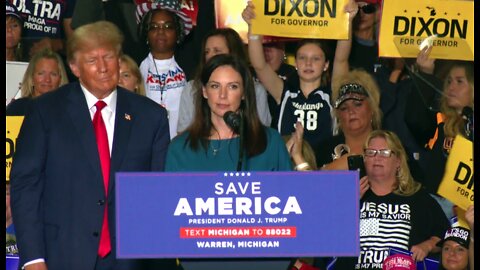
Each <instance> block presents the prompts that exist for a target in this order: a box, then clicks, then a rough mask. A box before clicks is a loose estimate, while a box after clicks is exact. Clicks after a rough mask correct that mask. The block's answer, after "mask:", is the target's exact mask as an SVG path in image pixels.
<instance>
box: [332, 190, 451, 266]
mask: <svg viewBox="0 0 480 270" xmlns="http://www.w3.org/2000/svg"><path fill="white" fill-rule="evenodd" d="M449 225H450V224H449V221H448V219H447V218H446V216H445V214H444V213H443V211H442V209H441V208H440V206H439V205H438V203H437V202H436V201H435V199H433V198H432V197H431V196H430V195H428V193H427V192H426V191H425V190H423V189H420V190H419V191H418V192H416V193H415V194H413V195H411V196H401V195H397V194H394V193H390V194H388V195H385V196H377V195H376V194H375V193H373V192H372V191H371V190H368V191H367V192H366V193H365V195H364V196H363V198H362V200H361V202H360V225H359V226H360V256H359V257H358V258H351V257H349V258H338V259H337V262H336V264H335V269H382V265H383V260H384V259H385V258H386V257H387V256H388V254H389V248H396V249H403V250H410V249H411V247H412V246H414V245H417V244H419V243H421V242H423V241H425V240H428V239H429V238H430V237H432V236H437V237H439V238H440V239H441V238H443V235H444V233H445V231H446V230H447V229H448V228H449ZM436 256H438V254H429V256H428V257H434V258H435V257H436Z"/></svg>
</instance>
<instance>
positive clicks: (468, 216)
mask: <svg viewBox="0 0 480 270" xmlns="http://www.w3.org/2000/svg"><path fill="white" fill-rule="evenodd" d="M474 219H475V218H474V215H473V204H472V205H470V206H469V207H468V208H467V211H466V212H465V220H467V223H468V226H469V227H470V237H471V238H472V239H473V227H474V224H473V223H474Z"/></svg>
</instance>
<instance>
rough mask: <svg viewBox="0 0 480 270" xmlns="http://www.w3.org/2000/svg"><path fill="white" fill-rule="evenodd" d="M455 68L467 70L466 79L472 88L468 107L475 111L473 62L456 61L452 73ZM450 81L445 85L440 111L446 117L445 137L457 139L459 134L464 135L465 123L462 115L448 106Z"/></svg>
mask: <svg viewBox="0 0 480 270" xmlns="http://www.w3.org/2000/svg"><path fill="white" fill-rule="evenodd" d="M453 68H463V69H464V70H465V77H466V78H467V81H468V85H469V86H470V93H469V94H470V95H471V96H472V98H471V103H470V104H469V105H468V106H470V107H471V108H472V109H473V96H474V86H475V83H474V79H475V77H474V71H473V64H472V62H465V61H455V62H453V64H452V65H451V67H450V71H451V70H452V69H453ZM448 85H449V80H448V79H446V80H445V81H444V83H443V95H442V97H441V99H440V111H441V112H442V113H443V114H444V115H445V124H444V127H443V130H444V133H445V137H455V136H456V135H457V134H463V135H465V132H464V126H465V121H464V120H463V118H462V115H461V114H459V113H458V112H457V110H456V109H455V108H452V107H450V106H448V103H447V99H448V97H447V95H446V91H447V90H448Z"/></svg>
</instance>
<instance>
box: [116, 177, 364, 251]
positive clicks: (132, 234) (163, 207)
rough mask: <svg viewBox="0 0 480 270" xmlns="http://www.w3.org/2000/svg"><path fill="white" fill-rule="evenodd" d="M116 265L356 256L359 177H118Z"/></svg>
mask: <svg viewBox="0 0 480 270" xmlns="http://www.w3.org/2000/svg"><path fill="white" fill-rule="evenodd" d="M116 219H117V220H116V226H117V230H116V236H117V257H118V258H255V257H263V258H270V257H314V256H358V255H359V250H360V246H359V244H360V241H359V226H358V221H359V183H358V172H353V171H330V172H232V173H230V172H225V173H223V172H212V173H117V174H116Z"/></svg>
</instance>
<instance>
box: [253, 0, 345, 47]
mask: <svg viewBox="0 0 480 270" xmlns="http://www.w3.org/2000/svg"><path fill="white" fill-rule="evenodd" d="M252 2H253V4H254V5H255V19H253V20H252V34H260V35H270V36H280V37H291V38H322V39H348V36H349V35H348V13H345V10H344V8H345V6H346V4H347V3H348V1H347V0H295V1H287V0H253V1H252Z"/></svg>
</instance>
